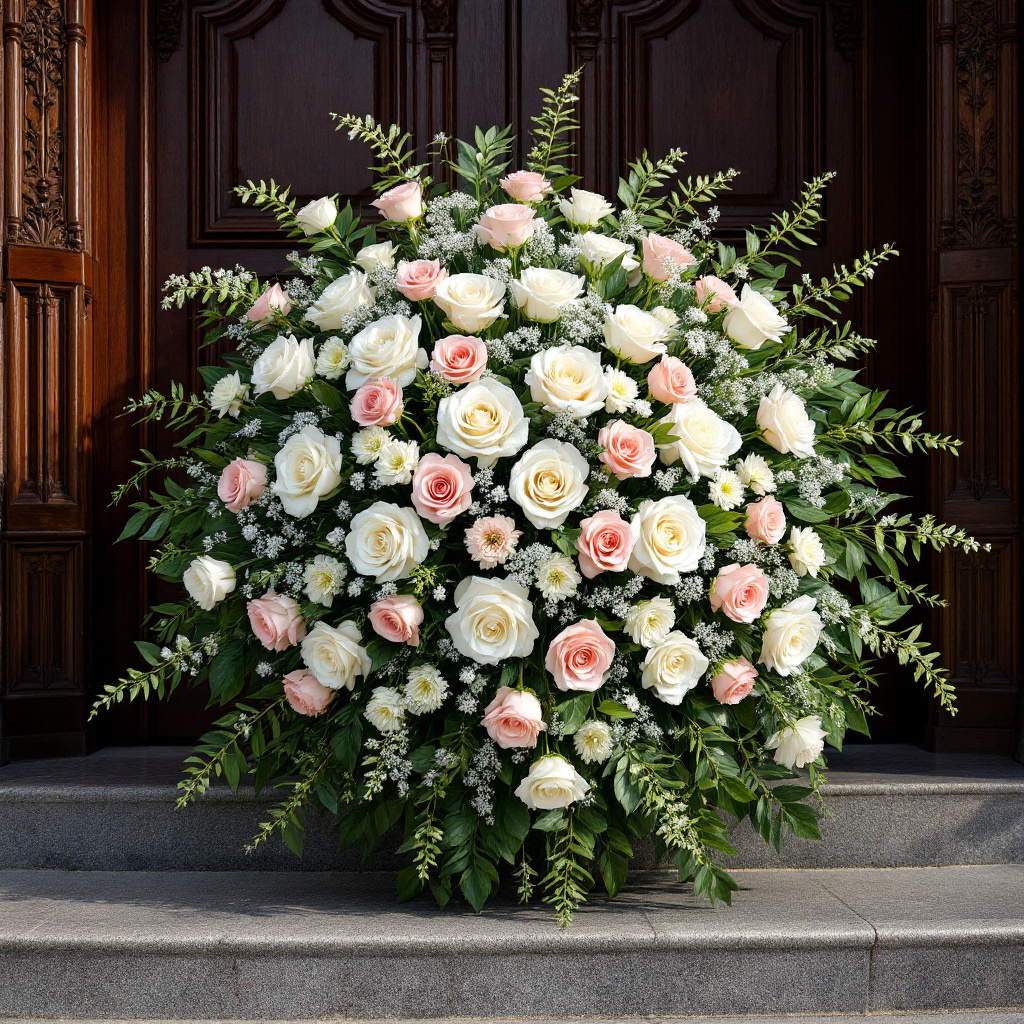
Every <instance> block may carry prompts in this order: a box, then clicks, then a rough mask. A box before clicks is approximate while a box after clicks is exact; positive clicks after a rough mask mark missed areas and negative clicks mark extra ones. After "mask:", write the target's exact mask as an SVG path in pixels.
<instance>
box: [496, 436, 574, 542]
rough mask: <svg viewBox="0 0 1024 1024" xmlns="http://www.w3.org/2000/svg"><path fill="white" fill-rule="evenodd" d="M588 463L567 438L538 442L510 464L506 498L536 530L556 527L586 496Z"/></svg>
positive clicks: (546, 439)
mask: <svg viewBox="0 0 1024 1024" xmlns="http://www.w3.org/2000/svg"><path fill="white" fill-rule="evenodd" d="M589 475H590V466H589V464H588V463H587V460H586V459H585V458H584V457H583V456H582V455H581V454H580V451H579V449H578V448H577V447H576V446H575V445H572V444H569V443H568V442H566V441H555V440H553V439H552V438H545V439H544V440H543V441H538V442H537V443H536V444H535V445H534V446H533V447H532V448H531V449H530V450H529V451H528V452H526V453H525V454H524V455H523V457H522V458H521V459H519V461H518V462H517V463H516V464H515V465H514V466H513V467H512V473H511V475H510V478H509V486H508V494H509V497H510V498H511V499H512V500H513V501H514V502H515V503H516V504H517V505H519V507H520V508H522V510H523V512H524V514H525V515H526V518H527V519H529V520H530V522H531V523H533V525H534V526H536V527H537V529H538V530H555V529H557V528H558V527H559V526H561V525H562V524H563V523H564V522H565V520H566V519H567V518H568V515H569V513H570V512H571V511H572V510H573V509H574V508H579V506H580V505H582V504H583V502H584V501H585V500H586V497H587V477H588V476H589Z"/></svg>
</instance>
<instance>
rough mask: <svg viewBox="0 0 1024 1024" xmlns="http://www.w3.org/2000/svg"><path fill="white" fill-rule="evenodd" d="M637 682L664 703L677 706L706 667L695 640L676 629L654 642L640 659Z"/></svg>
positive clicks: (695, 683) (697, 681)
mask: <svg viewBox="0 0 1024 1024" xmlns="http://www.w3.org/2000/svg"><path fill="white" fill-rule="evenodd" d="M641 669H642V671H641V673H640V685H641V686H643V688H644V689H645V690H653V691H654V695H655V696H656V697H657V698H658V699H659V700H663V701H664V702H665V703H666V704H672V705H674V706H678V705H680V704H681V703H682V702H683V698H684V697H685V696H686V695H687V694H688V693H689V692H690V691H691V690H692V689H693V688H694V687H695V686H696V685H697V683H699V682H700V677H701V676H702V675H704V673H705V672H707V670H708V659H707V658H705V657H704V655H703V653H702V652H701V649H700V647H699V646H698V645H697V641H696V640H694V639H693V637H689V636H687V635H686V634H685V633H683V632H681V631H680V630H678V629H674V630H672V632H671V633H669V634H668V636H666V637H665V639H664V640H662V641H661V643H660V644H655V646H654V647H652V648H651V649H650V650H649V651H648V652H647V655H646V656H645V657H644V660H643V662H641Z"/></svg>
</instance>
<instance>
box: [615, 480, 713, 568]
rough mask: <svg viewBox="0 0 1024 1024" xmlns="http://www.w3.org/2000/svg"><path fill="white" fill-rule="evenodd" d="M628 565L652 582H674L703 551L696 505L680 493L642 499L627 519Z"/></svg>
mask: <svg viewBox="0 0 1024 1024" xmlns="http://www.w3.org/2000/svg"><path fill="white" fill-rule="evenodd" d="M630 531H631V532H632V534H633V553H632V554H631V555H630V557H629V568H630V569H632V571H633V572H635V573H638V574H639V575H640V576H646V577H647V578H648V579H652V580H654V582H655V583H664V584H667V585H668V586H673V587H674V586H675V585H676V584H678V583H679V577H680V573H684V572H693V570H694V569H696V568H697V563H698V562H699V561H700V559H701V556H702V555H703V554H704V547H705V544H706V540H707V531H706V525H705V523H704V520H703V519H701V517H700V513H699V512H698V511H697V508H696V506H695V505H694V504H693V502H692V501H690V499H689V498H687V497H685V496H683V495H682V494H670V495H669V496H668V497H665V498H660V499H659V500H658V501H645V502H644V503H643V504H642V505H641V506H640V508H639V510H638V511H637V513H636V515H635V516H633V520H632V522H631V523H630Z"/></svg>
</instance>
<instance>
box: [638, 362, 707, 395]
mask: <svg viewBox="0 0 1024 1024" xmlns="http://www.w3.org/2000/svg"><path fill="white" fill-rule="evenodd" d="M647 386H648V387H649V388H650V389H651V394H652V395H653V396H654V397H655V399H656V400H657V401H659V402H665V403H667V404H668V405H672V404H673V403H675V402H688V401H689V400H690V399H691V398H693V396H694V395H695V394H697V382H696V381H695V380H694V379H693V373H692V372H691V371H690V368H689V367H688V366H687V365H686V363H684V362H683V361H682V359H677V358H676V357H675V356H662V357H661V361H660V362H657V363H655V364H654V366H652V367H651V370H650V372H649V373H648V374H647Z"/></svg>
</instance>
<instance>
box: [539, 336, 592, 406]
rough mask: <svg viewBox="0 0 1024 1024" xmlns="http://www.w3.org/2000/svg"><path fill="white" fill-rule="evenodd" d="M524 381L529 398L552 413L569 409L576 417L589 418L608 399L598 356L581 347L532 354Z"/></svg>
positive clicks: (564, 346) (562, 346) (572, 346)
mask: <svg viewBox="0 0 1024 1024" xmlns="http://www.w3.org/2000/svg"><path fill="white" fill-rule="evenodd" d="M525 380H526V383H527V384H529V385H530V397H531V398H532V399H533V400H534V401H535V402H540V404H541V405H543V406H544V408H545V409H549V410H551V411H552V412H558V411H559V410H561V409H572V410H573V412H574V413H575V414H576V415H577V416H579V417H586V416H590V415H591V414H592V413H595V412H597V411H598V409H600V408H601V407H602V406H603V405H604V402H605V399H606V398H607V397H608V380H607V378H606V377H605V375H604V370H603V369H602V368H601V354H600V353H599V352H594V351H592V350H591V349H589V348H584V347H583V346H582V345H559V346H556V347H554V348H546V349H543V350H542V351H540V352H535V353H534V354H533V356H531V357H530V368H529V369H528V370H527V371H526V378H525Z"/></svg>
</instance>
